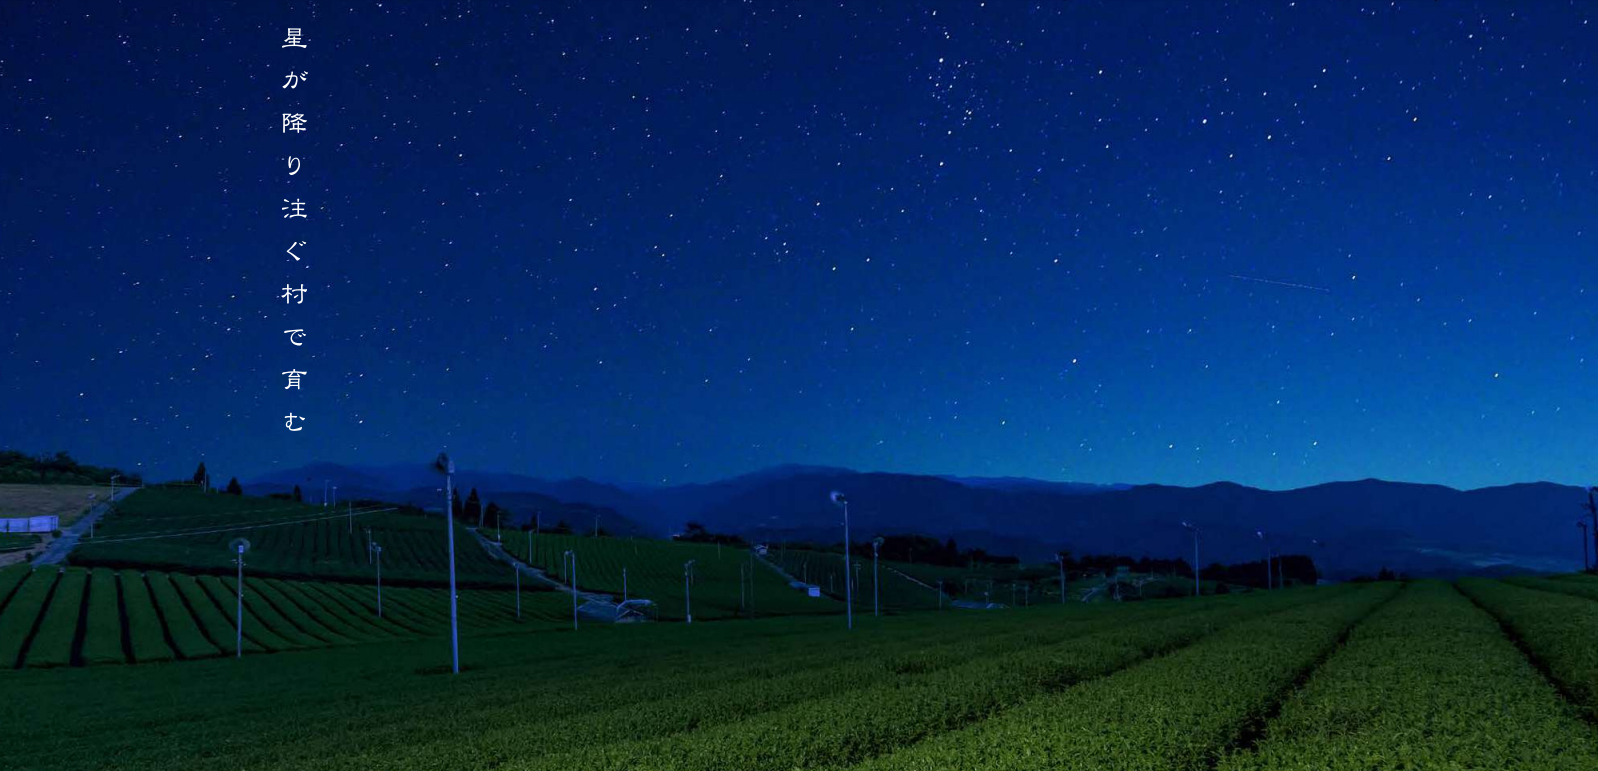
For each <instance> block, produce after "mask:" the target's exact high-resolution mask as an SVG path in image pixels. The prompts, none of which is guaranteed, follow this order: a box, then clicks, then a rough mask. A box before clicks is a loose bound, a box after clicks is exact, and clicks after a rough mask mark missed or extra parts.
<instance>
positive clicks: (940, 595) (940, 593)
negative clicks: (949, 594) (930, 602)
mask: <svg viewBox="0 0 1598 771" xmlns="http://www.w3.org/2000/svg"><path fill="white" fill-rule="evenodd" d="M938 610H943V579H941V578H940V579H938Z"/></svg>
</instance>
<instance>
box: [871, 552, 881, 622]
mask: <svg viewBox="0 0 1598 771" xmlns="http://www.w3.org/2000/svg"><path fill="white" fill-rule="evenodd" d="M881 549H882V538H881V537H880V536H879V537H877V538H875V539H872V541H871V615H873V616H880V615H882V593H881V591H880V590H879V589H878V587H879V586H880V584H881V583H882V582H881V580H880V579H881V576H882V574H881V573H880V572H878V570H877V552H879V551H880V550H881Z"/></svg>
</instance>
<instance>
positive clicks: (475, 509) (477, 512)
mask: <svg viewBox="0 0 1598 771" xmlns="http://www.w3.org/2000/svg"><path fill="white" fill-rule="evenodd" d="M461 516H462V518H464V519H466V520H468V521H470V520H471V518H472V517H473V516H476V517H477V526H478V527H479V528H481V527H482V526H483V499H481V498H478V497H477V488H475V487H473V488H472V492H471V494H470V495H468V496H466V504H465V506H464V507H463V508H462V509H461Z"/></svg>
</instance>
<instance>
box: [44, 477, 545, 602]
mask: <svg viewBox="0 0 1598 771" xmlns="http://www.w3.org/2000/svg"><path fill="white" fill-rule="evenodd" d="M392 508H393V507H386V506H380V505H368V506H364V507H356V506H350V507H347V508H346V507H341V506H334V507H331V508H323V507H321V506H312V505H307V504H299V503H294V502H292V501H283V500H275V499H271V498H258V497H248V496H233V495H218V494H207V493H203V492H200V491H198V490H195V489H192V488H155V487H152V488H146V489H143V490H140V491H138V492H136V493H134V494H133V495H131V496H129V497H128V498H127V499H126V500H124V501H123V502H122V503H120V504H119V505H118V506H117V508H116V511H115V512H114V513H112V514H109V515H107V516H105V517H103V518H102V520H101V522H100V524H99V526H98V527H97V528H96V532H95V536H94V537H93V538H85V539H84V540H83V541H82V542H81V543H80V544H79V546H78V548H77V549H76V550H75V551H73V553H72V555H71V557H70V562H71V563H72V564H74V565H81V566H88V567H99V566H105V567H119V568H121V567H137V568H142V569H149V570H178V571H187V572H215V573H231V572H232V571H233V554H232V552H231V551H230V550H229V548H228V544H229V543H230V542H231V541H232V540H233V539H234V538H237V537H241V536H242V537H244V538H246V539H248V540H249V541H250V552H249V554H248V555H247V556H246V558H245V561H246V564H247V565H249V567H250V569H251V571H252V572H255V573H257V574H261V575H272V576H276V577H279V578H295V579H305V580H317V579H336V580H352V579H353V580H359V581H365V580H370V579H371V578H372V576H373V575H374V573H375V569H374V567H373V565H372V561H371V558H370V556H369V554H368V551H367V544H368V542H369V541H375V542H377V543H379V544H381V545H382V546H383V578H384V580H385V581H389V582H392V583H394V584H395V585H418V586H441V585H443V584H444V583H445V582H447V580H448V576H449V572H448V558H449V555H448V551H447V550H446V548H445V535H446V534H445V531H444V527H445V523H444V521H443V519H442V518H441V517H439V516H436V515H434V516H427V515H422V514H420V513H419V512H416V513H404V512H400V511H393V510H391V509H392ZM384 509H390V510H384ZM413 511H414V510H413ZM455 527H456V534H455V544H456V553H455V558H456V575H457V579H458V580H459V581H460V583H461V584H462V585H464V586H481V587H500V586H503V587H510V586H511V585H512V584H513V582H514V577H513V575H512V573H511V569H510V568H509V567H508V566H506V565H504V564H503V563H500V562H498V561H496V560H494V559H493V558H491V557H489V556H488V554H487V553H485V552H484V551H483V550H482V549H481V548H479V547H478V546H477V545H476V544H475V543H474V542H473V539H472V536H471V535H470V534H469V533H468V532H467V531H466V529H465V528H463V527H460V526H459V525H456V526H455Z"/></svg>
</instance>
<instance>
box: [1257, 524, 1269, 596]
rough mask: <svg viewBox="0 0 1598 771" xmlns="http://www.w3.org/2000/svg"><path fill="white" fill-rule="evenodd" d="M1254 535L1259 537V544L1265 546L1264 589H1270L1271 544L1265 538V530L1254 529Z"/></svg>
mask: <svg viewBox="0 0 1598 771" xmlns="http://www.w3.org/2000/svg"><path fill="white" fill-rule="evenodd" d="M1254 535H1256V536H1258V537H1259V539H1260V544H1261V545H1263V546H1264V547H1265V590H1266V591H1270V588H1271V545H1270V543H1269V542H1268V541H1266V540H1265V531H1264V530H1255V531H1254Z"/></svg>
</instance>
